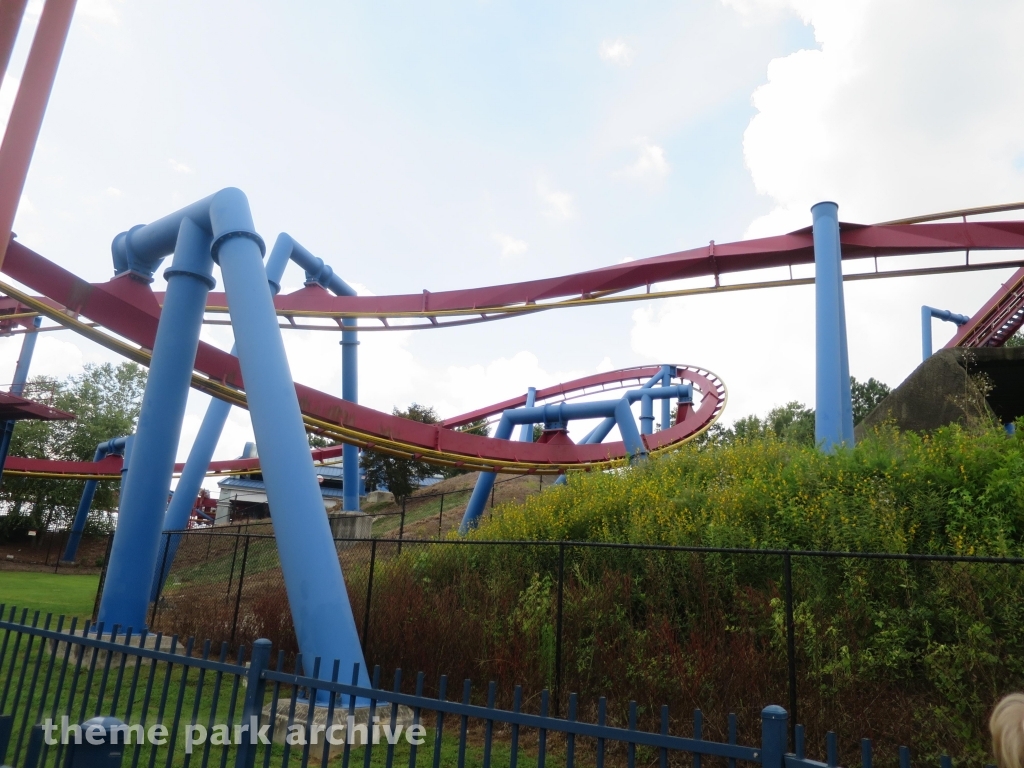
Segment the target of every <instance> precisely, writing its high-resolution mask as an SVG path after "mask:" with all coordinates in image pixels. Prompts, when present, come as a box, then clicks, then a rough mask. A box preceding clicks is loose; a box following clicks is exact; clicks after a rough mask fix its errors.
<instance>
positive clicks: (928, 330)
mask: <svg viewBox="0 0 1024 768" xmlns="http://www.w3.org/2000/svg"><path fill="white" fill-rule="evenodd" d="M931 356H932V308H931V307H921V360H922V361H924V360H927V359H928V358H929V357H931Z"/></svg>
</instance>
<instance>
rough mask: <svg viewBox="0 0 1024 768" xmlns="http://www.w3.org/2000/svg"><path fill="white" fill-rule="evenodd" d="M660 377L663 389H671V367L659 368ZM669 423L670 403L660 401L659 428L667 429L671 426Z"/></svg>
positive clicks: (670, 417)
mask: <svg viewBox="0 0 1024 768" xmlns="http://www.w3.org/2000/svg"><path fill="white" fill-rule="evenodd" d="M661 376H662V379H661V385H662V386H663V387H671V386H672V366H671V365H663V366H661ZM670 421H672V403H671V402H670V401H669V400H662V401H661V428H662V429H668V428H669V427H670V426H672V425H671V424H669V422H670Z"/></svg>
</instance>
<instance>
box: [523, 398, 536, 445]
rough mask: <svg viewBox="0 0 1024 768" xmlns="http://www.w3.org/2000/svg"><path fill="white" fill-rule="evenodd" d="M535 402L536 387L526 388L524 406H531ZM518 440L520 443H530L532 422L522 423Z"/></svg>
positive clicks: (531, 440) (531, 439)
mask: <svg viewBox="0 0 1024 768" xmlns="http://www.w3.org/2000/svg"><path fill="white" fill-rule="evenodd" d="M536 403H537V388H536V387H530V388H528V389H527V390H526V407H527V408H533V406H534V405H535V404H536ZM519 442H520V443H532V442H533V424H523V426H521V427H520V428H519Z"/></svg>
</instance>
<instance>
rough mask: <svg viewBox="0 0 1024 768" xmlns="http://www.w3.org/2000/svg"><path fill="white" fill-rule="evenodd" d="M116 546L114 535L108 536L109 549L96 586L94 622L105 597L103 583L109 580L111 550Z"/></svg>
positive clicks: (93, 610)
mask: <svg viewBox="0 0 1024 768" xmlns="http://www.w3.org/2000/svg"><path fill="white" fill-rule="evenodd" d="M113 545H114V534H112V533H110V534H107V548H106V549H105V550H104V551H103V567H102V568H100V582H99V584H97V585H96V599H95V600H94V601H93V604H92V620H93V621H94V622H95V621H96V616H97V614H99V612H100V598H101V597H102V596H103V583H104V582H105V581H106V580H107V562H109V560H110V548H111V547H112V546H113Z"/></svg>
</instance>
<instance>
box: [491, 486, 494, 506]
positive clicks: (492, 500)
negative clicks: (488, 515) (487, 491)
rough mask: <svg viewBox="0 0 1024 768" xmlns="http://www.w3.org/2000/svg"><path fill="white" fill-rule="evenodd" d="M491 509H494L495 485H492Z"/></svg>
mask: <svg viewBox="0 0 1024 768" xmlns="http://www.w3.org/2000/svg"><path fill="white" fill-rule="evenodd" d="M491 509H494V486H493V485H492V486H491Z"/></svg>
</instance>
